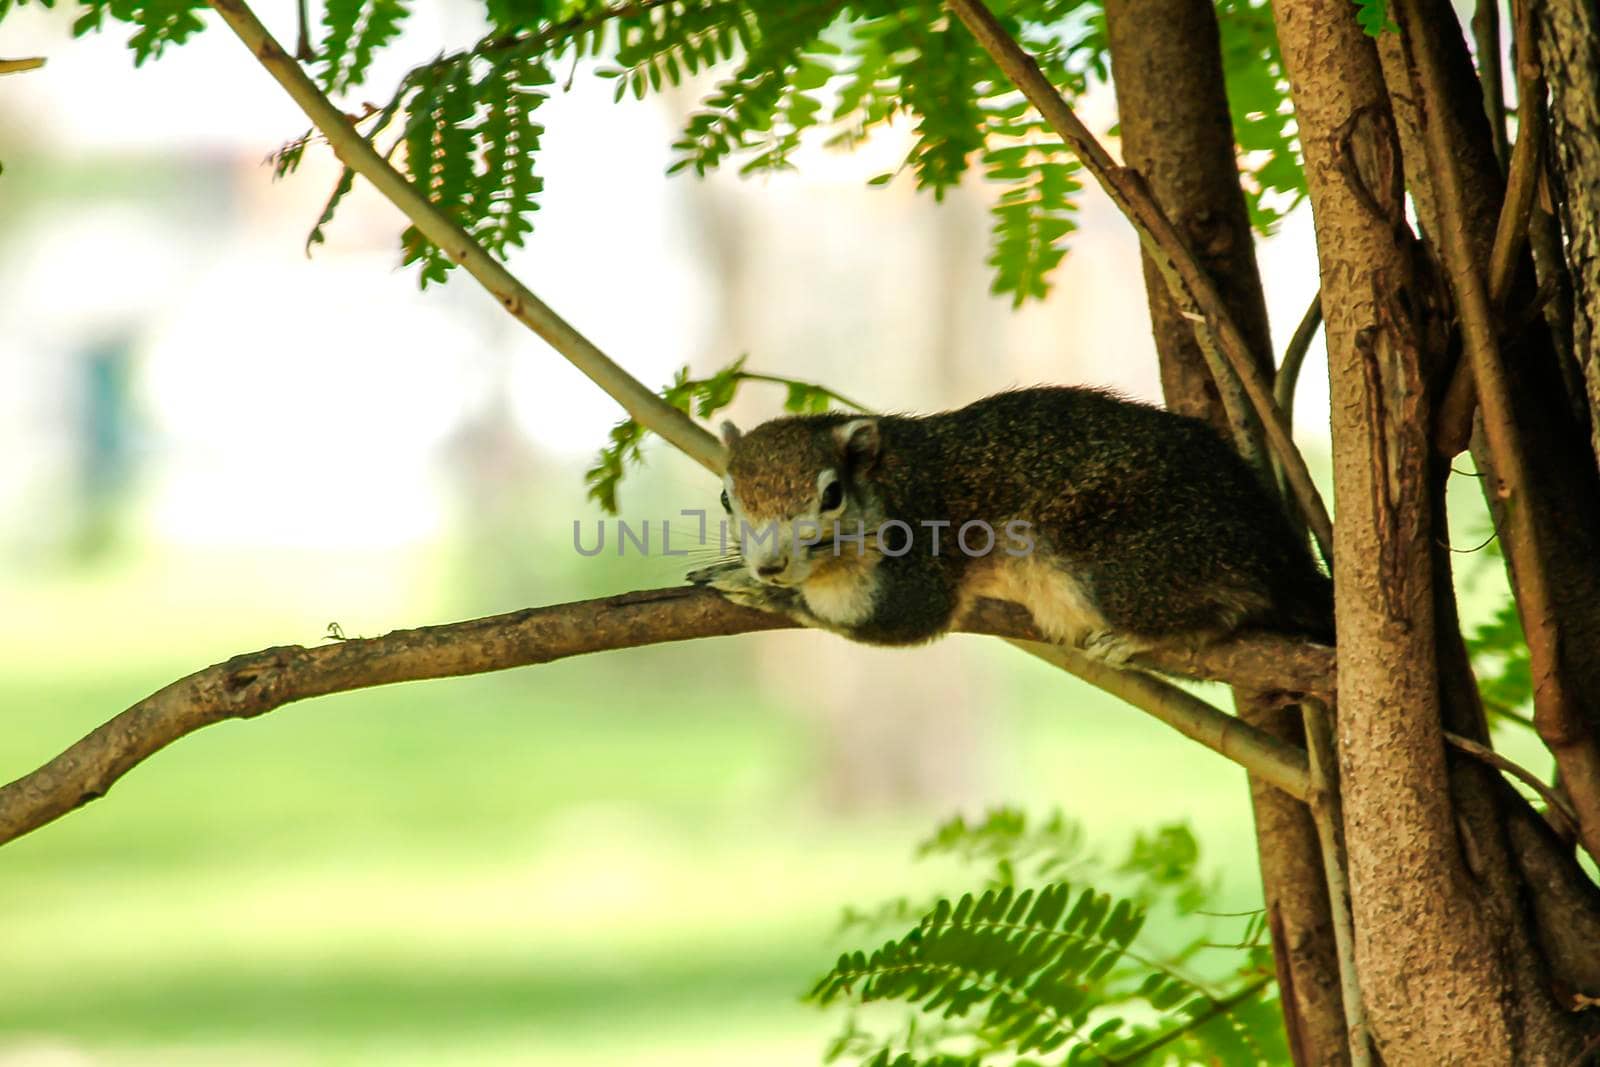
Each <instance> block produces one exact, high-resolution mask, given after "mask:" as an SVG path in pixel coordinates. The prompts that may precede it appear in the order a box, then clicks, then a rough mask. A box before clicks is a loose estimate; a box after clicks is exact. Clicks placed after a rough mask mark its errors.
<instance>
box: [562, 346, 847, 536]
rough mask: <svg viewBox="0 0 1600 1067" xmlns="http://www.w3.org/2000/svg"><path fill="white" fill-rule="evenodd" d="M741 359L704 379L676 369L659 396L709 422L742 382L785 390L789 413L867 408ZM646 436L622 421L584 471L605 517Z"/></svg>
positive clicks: (634, 425)
mask: <svg viewBox="0 0 1600 1067" xmlns="http://www.w3.org/2000/svg"><path fill="white" fill-rule="evenodd" d="M746 358H747V357H746V356H740V357H739V358H738V359H736V360H734V361H733V362H732V363H730V364H728V365H727V366H726V367H723V368H722V369H721V370H719V371H717V372H716V373H714V374H711V375H709V376H707V377H704V378H695V377H691V376H690V374H689V368H688V367H680V368H679V369H678V372H677V373H676V374H675V375H673V378H672V384H670V385H668V386H667V387H666V388H665V389H662V390H661V391H660V396H661V398H662V399H663V400H665V401H666V402H667V403H669V404H671V405H672V406H673V407H675V408H677V409H678V410H679V411H681V412H683V413H684V414H685V415H694V416H696V417H698V418H701V419H709V418H711V417H712V416H713V415H715V414H716V413H717V412H719V411H721V410H723V409H724V408H726V407H727V406H728V405H729V404H732V403H733V400H734V397H735V396H736V395H738V392H739V387H740V386H741V385H743V384H744V383H745V382H765V383H768V384H772V385H781V386H783V387H784V391H785V392H784V401H783V408H784V410H785V411H787V412H790V413H791V414H796V415H809V414H818V413H820V412H824V411H828V410H829V409H830V408H832V407H833V406H834V405H839V406H842V407H847V408H853V409H855V410H857V411H865V410H866V408H864V407H862V406H861V405H860V404H857V403H856V402H855V401H853V400H850V399H849V398H848V397H845V396H841V395H840V394H838V393H836V392H834V391H833V390H832V389H829V388H827V387H826V386H822V385H817V384H815V383H812V382H803V381H800V380H798V379H795V378H784V377H781V376H779V375H775V374H759V373H757V372H755V371H750V370H746V369H745V360H746ZM649 436H650V431H649V430H647V429H646V428H645V427H644V426H642V425H640V424H639V423H638V422H635V421H634V420H633V419H631V418H629V419H623V420H622V421H621V422H619V423H617V424H616V425H615V426H613V427H612V428H611V433H610V435H609V438H608V440H607V442H606V446H605V447H604V448H602V449H601V450H600V454H599V456H597V457H596V459H595V463H594V465H593V466H592V467H590V468H589V469H588V470H587V471H585V472H584V481H585V483H587V485H588V486H589V492H588V496H589V499H591V500H593V501H595V502H596V503H598V504H599V505H600V507H601V508H602V509H604V510H605V511H606V512H607V513H608V514H612V515H615V514H616V513H617V489H618V487H619V486H620V485H621V483H622V479H623V477H624V476H625V475H626V474H627V472H628V469H629V468H630V467H634V466H637V465H639V464H640V463H643V462H644V451H643V449H644V442H645V441H646V440H647V439H648V437H649Z"/></svg>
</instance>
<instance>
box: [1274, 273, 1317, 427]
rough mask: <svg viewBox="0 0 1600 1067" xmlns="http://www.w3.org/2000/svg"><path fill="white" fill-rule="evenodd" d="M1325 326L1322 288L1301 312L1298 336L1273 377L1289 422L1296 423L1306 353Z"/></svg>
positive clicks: (1292, 338)
mask: <svg viewBox="0 0 1600 1067" xmlns="http://www.w3.org/2000/svg"><path fill="white" fill-rule="evenodd" d="M1321 326H1322V290H1321V289H1320V288H1319V289H1318V290H1317V294H1316V295H1315V296H1313V297H1312V298H1311V303H1310V304H1308V305H1307V306H1306V313H1305V314H1304V315H1302V316H1300V325H1298V326H1296V327H1295V328H1294V336H1293V337H1291V338H1289V345H1288V347H1287V348H1285V349H1284V350H1283V360H1282V361H1281V362H1279V364H1278V373H1277V375H1276V376H1275V377H1274V378H1273V379H1272V398H1273V400H1275V401H1277V404H1278V410H1279V411H1281V412H1283V423H1284V425H1285V426H1289V427H1293V426H1294V393H1295V390H1296V389H1297V388H1298V387H1299V385H1300V368H1301V367H1303V366H1305V362H1306V353H1307V352H1309V351H1311V342H1312V341H1314V340H1316V339H1317V330H1318V329H1319V328H1320V327H1321Z"/></svg>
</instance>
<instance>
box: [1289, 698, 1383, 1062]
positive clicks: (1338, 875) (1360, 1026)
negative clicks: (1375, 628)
mask: <svg viewBox="0 0 1600 1067" xmlns="http://www.w3.org/2000/svg"><path fill="white" fill-rule="evenodd" d="M1302 707H1303V709H1304V718H1305V728H1306V753H1307V757H1308V759H1307V767H1308V769H1309V770H1310V774H1311V796H1310V798H1309V803H1310V806H1311V818H1312V821H1314V822H1315V823H1316V824H1317V838H1318V840H1319V841H1321V843H1322V871H1323V876H1324V878H1325V879H1326V881H1327V883H1328V909H1329V913H1330V917H1331V919H1332V920H1333V943H1334V949H1335V951H1336V953H1337V954H1338V957H1339V994H1340V999H1341V1000H1342V1001H1343V1002H1344V1025H1345V1037H1346V1039H1347V1041H1348V1044H1349V1046H1350V1067H1371V1064H1372V1041H1371V1038H1370V1037H1369V1036H1368V1031H1367V1011H1366V1007H1365V1005H1363V1003H1362V1000H1361V980H1360V977H1359V975H1358V972H1357V971H1356V941H1355V927H1354V923H1353V921H1352V919H1351V914H1350V865H1349V862H1348V860H1347V858H1346V856H1345V851H1344V810H1343V805H1342V804H1341V803H1340V802H1339V753H1338V748H1337V746H1336V745H1335V743H1334V739H1333V715H1332V714H1331V713H1330V712H1329V710H1328V706H1327V705H1326V704H1324V703H1323V702H1322V701H1320V700H1307V701H1306V702H1305V703H1304V704H1303V705H1302Z"/></svg>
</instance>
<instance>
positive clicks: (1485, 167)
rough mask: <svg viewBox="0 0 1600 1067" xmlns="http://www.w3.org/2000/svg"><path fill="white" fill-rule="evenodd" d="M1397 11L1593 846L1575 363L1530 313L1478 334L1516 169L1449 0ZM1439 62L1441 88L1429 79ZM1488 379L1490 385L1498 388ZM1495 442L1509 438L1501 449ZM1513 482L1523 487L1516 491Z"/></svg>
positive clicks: (1586, 520) (1521, 582)
mask: <svg viewBox="0 0 1600 1067" xmlns="http://www.w3.org/2000/svg"><path fill="white" fill-rule="evenodd" d="M1396 10H1397V12H1398V17H1399V18H1400V19H1401V21H1402V26H1403V29H1404V31H1405V32H1403V33H1401V34H1389V35H1386V36H1385V38H1383V39H1382V40H1381V42H1380V44H1379V49H1380V52H1381V54H1382V57H1383V65H1384V74H1385V77H1386V79H1387V81H1388V85H1389V89H1390V95H1391V98H1392V99H1393V100H1394V101H1395V107H1396V111H1397V116H1398V119H1399V129H1400V144H1401V148H1402V153H1403V155H1404V158H1405V162H1406V171H1407V174H1408V175H1411V176H1412V188H1413V191H1414V192H1415V194H1416V198H1417V211H1418V216H1419V218H1420V219H1421V220H1422V224H1423V227H1424V229H1425V230H1426V231H1427V232H1428V233H1429V234H1430V235H1431V236H1432V237H1433V238H1434V239H1435V240H1436V241H1437V242H1439V251H1440V253H1441V256H1442V258H1443V260H1444V262H1445V263H1446V264H1447V265H1454V266H1453V267H1452V271H1453V274H1454V275H1455V276H1456V277H1455V279H1454V282H1455V284H1454V288H1455V295H1456V301H1457V306H1458V310H1459V311H1460V312H1461V315H1460V321H1461V322H1462V324H1463V334H1464V336H1465V338H1466V344H1467V347H1468V348H1469V350H1470V349H1471V347H1472V346H1473V344H1474V343H1477V344H1480V345H1487V346H1490V347H1492V346H1493V345H1494V344H1495V342H1496V340H1498V341H1499V344H1500V346H1501V348H1502V350H1503V357H1502V358H1499V359H1496V360H1494V361H1493V363H1494V364H1495V367H1496V370H1497V372H1500V371H1502V369H1503V373H1497V375H1496V377H1497V378H1499V379H1501V381H1500V382H1499V383H1490V384H1495V388H1496V390H1497V392H1498V393H1500V394H1502V395H1501V396H1498V397H1492V396H1488V395H1485V397H1484V405H1483V416H1484V417H1489V416H1491V415H1492V416H1494V421H1493V422H1492V423H1490V424H1489V425H1488V426H1487V428H1486V429H1487V431H1488V432H1486V433H1479V434H1478V435H1477V436H1476V438H1475V441H1474V444H1473V456H1474V459H1475V460H1476V462H1477V464H1478V466H1479V467H1480V469H1481V470H1483V471H1485V472H1486V474H1487V477H1485V478H1484V479H1483V483H1484V489H1485V492H1486V494H1487V497H1488V503H1489V506H1490V508H1491V511H1492V513H1493V514H1494V518H1495V520H1496V528H1497V529H1498V530H1500V531H1501V536H1502V543H1503V544H1504V545H1505V546H1506V552H1505V556H1506V560H1507V563H1508V566H1509V568H1510V571H1511V578H1512V582H1513V586H1514V588H1515V589H1516V591H1517V601H1518V605H1519V607H1520V608H1521V609H1522V613H1523V619H1524V624H1525V629H1526V630H1527V633H1528V639H1529V647H1530V650H1531V652H1532V658H1533V667H1534V680H1535V695H1536V701H1535V703H1536V712H1537V720H1538V722H1539V723H1540V733H1541V735H1542V736H1543V737H1544V739H1545V740H1546V742H1547V744H1549V745H1550V746H1551V748H1552V751H1554V752H1555V753H1556V754H1557V757H1558V760H1559V762H1560V764H1561V767H1562V769H1563V771H1564V773H1565V774H1566V775H1567V776H1568V777H1570V778H1572V780H1573V781H1574V783H1575V784H1576V785H1577V786H1578V792H1577V793H1576V794H1575V796H1576V798H1577V799H1578V800H1579V802H1580V809H1581V810H1582V811H1584V812H1586V813H1587V819H1586V821H1587V823H1588V824H1589V825H1590V826H1591V832H1590V834H1589V835H1588V837H1589V840H1590V842H1591V845H1592V844H1593V842H1594V839H1595V837H1596V833H1597V832H1600V831H1595V830H1594V829H1593V824H1595V823H1596V822H1600V819H1597V817H1596V815H1595V812H1596V810H1597V808H1600V799H1597V798H1600V751H1597V749H1600V743H1597V739H1600V568H1597V567H1596V566H1595V563H1594V561H1595V560H1596V559H1597V558H1600V477H1597V468H1596V467H1595V465H1594V462H1593V459H1592V454H1591V452H1590V450H1589V447H1588V440H1587V434H1586V430H1585V427H1584V426H1582V425H1581V424H1579V423H1578V422H1576V421H1575V420H1573V419H1571V418H1569V417H1568V412H1569V411H1570V410H1571V409H1570V408H1569V406H1568V405H1567V403H1566V402H1565V401H1566V387H1565V383H1564V381H1563V373H1562V370H1561V367H1560V366H1559V363H1558V356H1557V352H1556V349H1555V348H1554V347H1553V345H1552V344H1551V338H1550V334H1549V331H1548V329H1547V327H1546V324H1545V322H1544V320H1543V319H1542V318H1541V317H1539V316H1520V318H1521V319H1522V321H1524V322H1525V326H1524V327H1523V328H1522V329H1520V330H1518V331H1515V332H1514V333H1503V334H1501V335H1500V336H1499V337H1498V338H1496V337H1493V336H1489V337H1485V336H1483V335H1484V334H1489V333H1491V332H1492V331H1491V330H1490V329H1489V328H1487V327H1485V326H1484V325H1483V324H1479V325H1478V326H1477V327H1476V333H1475V332H1474V317H1473V315H1472V314H1470V312H1472V310H1473V309H1472V308H1471V307H1470V306H1469V303H1468V302H1469V301H1471V300H1472V299H1474V298H1475V297H1474V294H1473V293H1472V292H1471V289H1473V288H1478V287H1481V278H1482V274H1483V273H1484V271H1483V270H1482V269H1481V268H1482V267H1486V266H1487V265H1488V264H1489V262H1490V261H1491V258H1492V256H1491V250H1492V249H1493V247H1494V244H1495V230H1496V225H1497V223H1498V221H1499V216H1500V214H1501V201H1502V200H1503V199H1504V197H1505V183H1504V177H1503V175H1502V174H1501V171H1500V168H1499V162H1498V159H1497V158H1496V157H1495V154H1494V144H1493V138H1492V136H1491V133H1490V130H1489V128H1488V123H1487V121H1486V120H1485V118H1484V115H1483V111H1482V108H1481V107H1478V106H1477V103H1476V101H1475V100H1474V99H1473V97H1474V94H1475V93H1476V91H1477V80H1476V78H1475V76H1474V74H1473V69H1472V61H1471V57H1470V55H1469V53H1468V51H1467V47H1466V42H1465V40H1464V38H1463V34H1462V30H1461V27H1460V25H1459V23H1458V22H1457V21H1456V20H1455V14H1454V12H1453V10H1452V9H1451V7H1450V5H1449V3H1448V2H1447V0H1411V2H1409V3H1406V4H1405V5H1403V6H1399V7H1397V9H1396ZM1521 52H1522V55H1521V61H1522V62H1524V63H1536V62H1537V55H1538V49H1537V47H1536V46H1525V47H1523V48H1522V49H1521ZM1427 71H1431V72H1433V73H1432V75H1431V77H1432V78H1433V80H1434V81H1436V82H1438V83H1439V84H1438V85H1437V86H1436V87H1435V88H1436V90H1442V91H1434V92H1428V91H1426V90H1425V89H1424V88H1423V87H1422V85H1423V81H1424V72H1427ZM1531 80H1534V79H1522V81H1523V82H1524V83H1526V82H1527V81H1531ZM1430 131H1440V132H1442V136H1441V138H1440V140H1441V141H1442V143H1443V144H1445V145H1448V146H1449V150H1448V157H1447V158H1436V157H1430V156H1429V153H1428V143H1427V135H1428V134H1429V132H1430ZM1417 175H1423V176H1424V177H1421V178H1418V177H1417ZM1447 179H1448V182H1449V185H1448V186H1447V185H1446V184H1445V182H1446V180H1447ZM1452 241H1455V242H1458V243H1459V244H1460V245H1461V246H1462V247H1463V250H1464V252H1465V253H1466V256H1465V258H1466V259H1468V260H1470V263H1465V262H1462V258H1463V257H1462V256H1461V253H1460V251H1458V252H1457V254H1456V255H1455V256H1454V257H1452V255H1451V254H1450V251H1451V249H1450V247H1449V246H1450V243H1451V242H1452ZM1518 260H1519V261H1518V263H1517V265H1516V267H1515V268H1514V274H1513V276H1512V278H1513V280H1512V283H1511V285H1510V286H1509V288H1508V293H1509V300H1508V302H1507V306H1508V308H1512V309H1514V308H1518V307H1526V306H1528V304H1529V303H1530V302H1531V301H1532V300H1533V298H1534V297H1533V293H1534V281H1533V279H1534V272H1533V266H1532V262H1531V259H1530V258H1529V257H1528V256H1527V255H1522V256H1519V257H1518ZM1474 265H1477V266H1478V267H1479V269H1478V270H1477V271H1476V273H1477V275H1478V281H1476V282H1474V281H1472V280H1471V275H1472V274H1474V273H1475V271H1474V269H1473V268H1474ZM1463 275H1465V276H1466V277H1467V278H1468V281H1467V282H1465V283H1463V281H1462V276H1463ZM1479 317H1480V318H1481V317H1483V316H1481V315H1480V316H1479ZM1511 317H1513V316H1510V315H1508V316H1504V317H1503V321H1504V320H1505V319H1509V318H1511ZM1479 384H1480V389H1479V391H1480V392H1484V391H1485V389H1486V388H1487V386H1486V385H1485V383H1479ZM1491 400H1494V401H1495V404H1494V406H1493V408H1492V409H1491V406H1490V401H1491ZM1479 423H1480V426H1482V424H1483V419H1482V418H1480V420H1479ZM1494 441H1498V442H1499V445H1498V447H1496V448H1491V447H1490V443H1491V442H1494ZM1517 452H1520V453H1521V454H1520V455H1517V454H1515V453H1517ZM1497 455H1498V456H1499V457H1500V459H1499V460H1497ZM1500 460H1504V461H1505V462H1504V463H1503V464H1502V463H1501V462H1500ZM1502 466H1503V467H1504V469H1500V468H1501V467H1502ZM1533 471H1537V477H1534V476H1531V472H1533ZM1519 472H1521V473H1519ZM1502 485H1503V486H1505V487H1507V488H1508V489H1509V490H1510V492H1511V493H1512V494H1514V496H1513V498H1512V499H1510V500H1509V501H1508V499H1507V492H1505V491H1502V488H1501V487H1502ZM1535 517H1536V518H1537V521H1532V520H1534V519H1535Z"/></svg>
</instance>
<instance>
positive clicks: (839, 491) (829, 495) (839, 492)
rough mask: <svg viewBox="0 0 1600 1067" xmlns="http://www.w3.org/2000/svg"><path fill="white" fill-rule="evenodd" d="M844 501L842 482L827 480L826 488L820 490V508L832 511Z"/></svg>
mask: <svg viewBox="0 0 1600 1067" xmlns="http://www.w3.org/2000/svg"><path fill="white" fill-rule="evenodd" d="M843 503H844V483H843V482H837V481H833V482H829V483H828V488H826V489H824V490H823V491H822V510H823V511H832V510H834V509H835V508H837V507H838V506H839V505H840V504H843Z"/></svg>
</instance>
